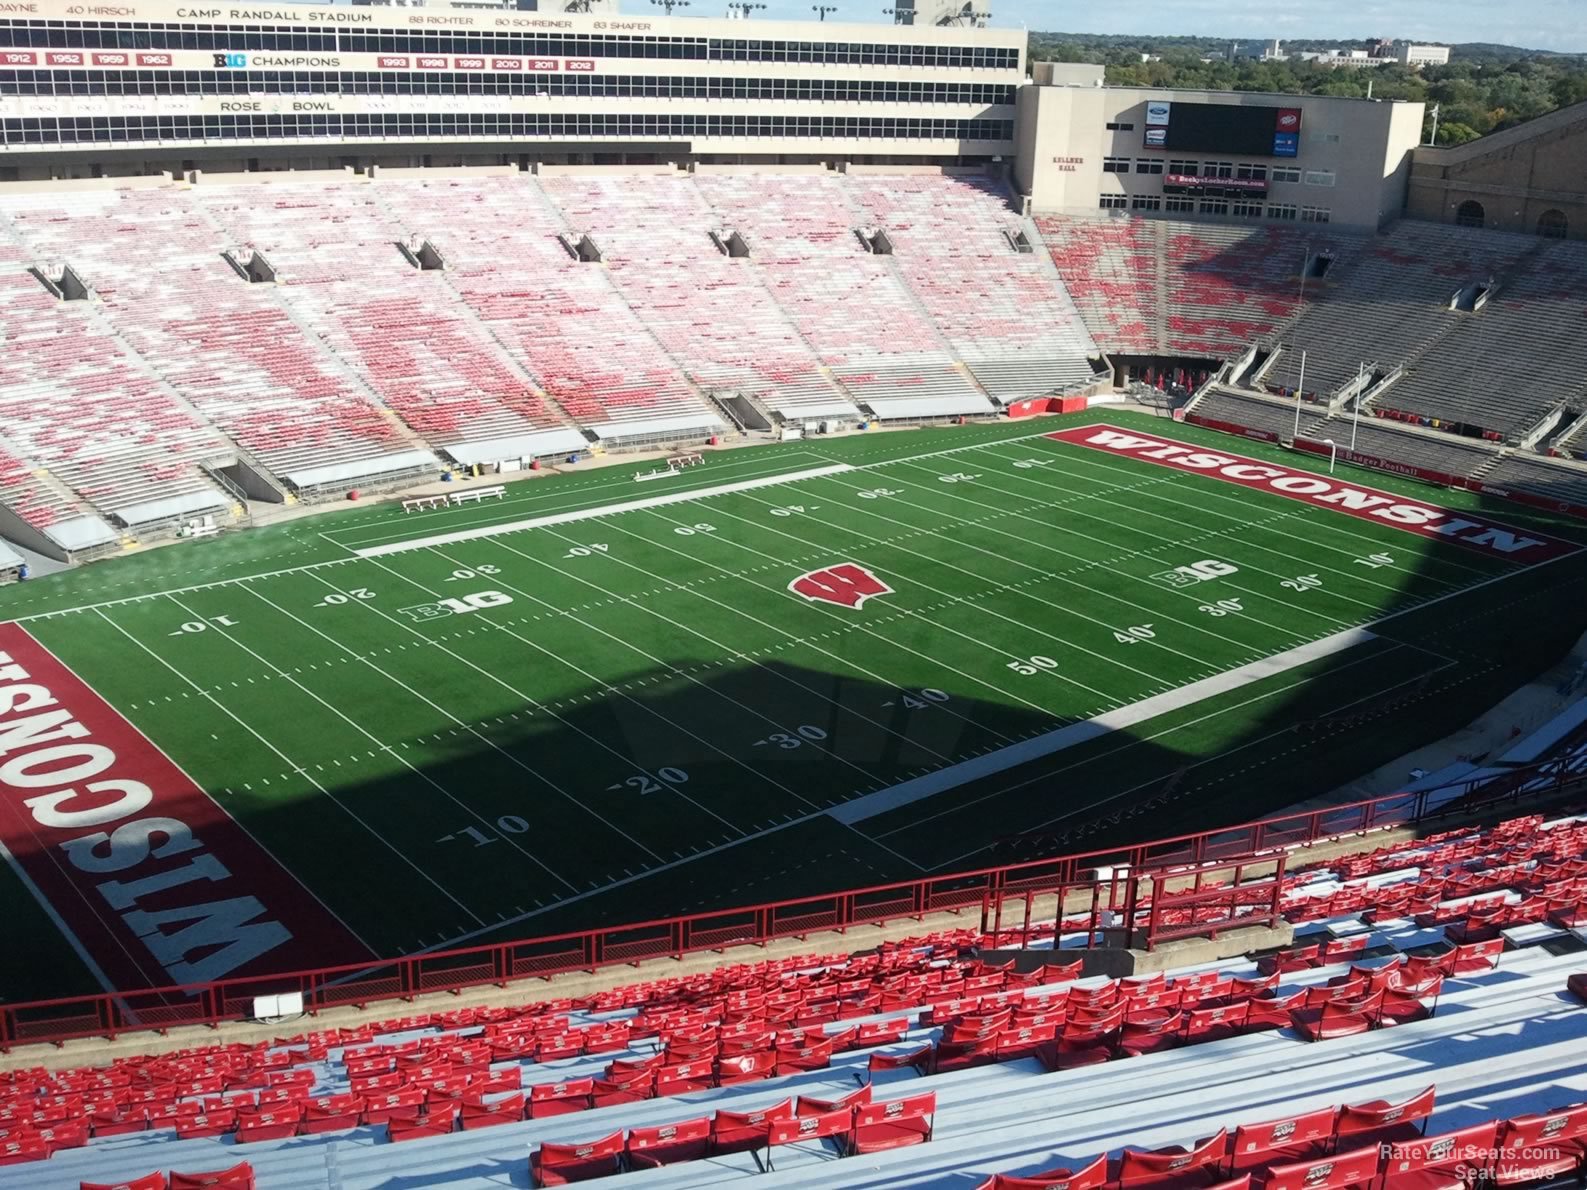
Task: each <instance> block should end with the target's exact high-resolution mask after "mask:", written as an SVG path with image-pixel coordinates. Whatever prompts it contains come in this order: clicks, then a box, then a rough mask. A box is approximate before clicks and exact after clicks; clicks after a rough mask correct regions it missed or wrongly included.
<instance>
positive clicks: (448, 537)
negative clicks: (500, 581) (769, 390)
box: [353, 463, 854, 558]
mask: <svg viewBox="0 0 1587 1190" xmlns="http://www.w3.org/2000/svg"><path fill="white" fill-rule="evenodd" d="M853 470H854V467H853V466H852V465H851V464H849V463H832V464H831V465H829V466H826V467H812V468H810V469H809V470H808V471H789V472H787V473H785V474H782V475H763V476H761V477H760V478H759V479H741V480H739V481H738V482H737V483H724V484H718V485H717V486H716V487H712V488H694V489H693V490H691V491H687V492H669V493H667V494H666V495H665V496H647V497H645V498H644V499H642V500H625V501H623V502H622V503H620V504H603V505H601V506H600V507H598V508H580V509H576V510H574V511H573V512H556V513H551V514H549V515H547V516H537V517H529V518H527V519H526V520H521V521H507V522H505V523H503V524H500V525H481V526H479V527H478V528H474V529H459V530H457V531H456V532H453V533H437V534H435V535H434V536H433V537H416V538H412V539H410V540H408V541H393V542H390V543H388V544H386V545H374V546H369V547H367V548H366V549H361V550H354V551H353V553H355V554H357V555H358V556H359V557H360V558H379V557H382V556H384V555H386V554H402V553H406V552H408V551H409V550H426V549H430V548H432V547H434V546H439V545H455V544H457V543H458V542H460V541H478V540H479V539H480V538H482V537H500V536H501V535H502V534H503V533H517V532H519V531H521V530H523V529H539V528H543V527H544V526H546V525H566V524H570V523H571V522H573V521H587V520H591V519H593V518H595V517H602V516H610V515H612V514H613V513H617V512H635V511H637V510H639V509H642V508H661V507H663V506H665V505H668V504H682V503H684V502H685V501H688V500H700V499H703V498H704V497H706V496H725V495H727V494H729V493H730V492H748V491H752V490H754V489H755V488H769V487H772V486H774V485H775V484H780V483H797V482H798V481H799V480H801V479H820V478H822V477H823V476H826V475H839V474H841V473H842V472H844V471H853Z"/></svg>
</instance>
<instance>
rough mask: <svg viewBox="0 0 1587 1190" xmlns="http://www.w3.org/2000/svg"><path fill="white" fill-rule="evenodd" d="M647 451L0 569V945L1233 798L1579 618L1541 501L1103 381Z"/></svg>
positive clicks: (544, 884)
mask: <svg viewBox="0 0 1587 1190" xmlns="http://www.w3.org/2000/svg"><path fill="white" fill-rule="evenodd" d="M657 467H659V464H655V463H648V462H647V463H633V464H620V465H617V466H613V467H609V468H604V469H601V470H598V471H591V472H586V473H583V474H576V475H573V476H570V477H555V478H549V479H536V480H533V481H529V482H524V483H521V484H514V485H511V486H510V487H509V488H508V489H507V494H506V496H505V498H504V499H501V500H487V501H482V502H480V503H477V504H466V505H462V506H460V507H445V508H439V509H434V510H426V511H415V512H410V513H406V514H405V513H403V512H402V510H401V505H400V504H398V503H395V502H393V503H387V504H382V505H378V506H374V507H370V508H364V509H361V510H355V511H351V512H348V513H344V514H338V515H333V516H323V517H315V518H311V519H305V520H300V521H296V522H293V523H292V524H291V525H289V526H283V527H277V528H272V529H263V530H256V531H251V532H250V533H246V534H241V535H238V536H237V537H235V538H228V539H226V540H223V541H220V542H215V543H204V544H198V545H184V546H180V547H176V548H173V549H168V550H160V551H152V552H150V553H148V554H147V555H144V556H142V557H139V558H135V559H134V558H129V559H126V560H124V561H121V562H116V563H111V564H107V565H104V566H95V567H89V568H86V569H84V570H82V571H79V572H77V573H75V574H72V575H69V576H63V577H62V578H61V579H58V580H40V581H37V582H31V583H27V584H21V585H19V586H17V587H15V588H10V589H7V590H4V591H0V621H9V623H0V650H3V651H4V652H5V653H6V654H8V658H7V660H8V661H9V662H10V665H11V669H9V670H7V671H5V672H4V674H3V675H0V676H4V677H6V679H7V680H8V681H9V682H11V683H21V684H23V685H20V686H18V685H13V686H12V687H0V694H6V692H7V690H9V691H10V694H9V695H8V699H9V701H7V702H5V703H0V709H3V710H4V713H3V714H0V732H3V733H5V734H3V735H0V757H3V758H4V759H5V763H4V764H0V795H3V796H4V798H5V799H6V801H5V804H4V806H3V807H0V839H3V841H4V843H5V849H6V853H7V857H8V858H9V860H10V864H9V875H4V876H3V878H4V879H5V881H6V884H5V886H4V889H3V896H0V908H4V909H5V910H6V911H7V912H8V913H12V914H13V916H14V919H15V920H18V921H24V922H25V921H29V920H32V921H34V922H35V925H34V927H33V928H34V931H35V934H36V935H37V936H39V937H40V938H41V939H46V938H48V939H51V940H49V941H41V943H40V945H41V946H54V945H56V944H57V943H58V942H59V941H61V940H65V941H64V945H63V946H61V947H60V950H59V954H60V956H61V957H60V961H59V963H58V966H59V968H60V971H59V973H57V974H56V975H37V976H36V977H35V976H28V977H26V978H21V979H19V980H18V982H17V984H16V985H14V986H13V987H11V988H7V989H0V991H8V992H10V993H11V994H12V995H13V997H14V998H15V997H17V996H20V995H40V994H44V993H45V992H59V991H63V990H85V989H86V988H89V987H92V986H93V985H96V984H98V983H100V982H103V983H107V984H111V985H116V986H122V987H128V986H135V985H139V984H142V985H159V984H165V983H171V982H186V981H191V980H197V979H202V978H211V977H216V976H220V975H225V974H228V973H233V972H238V971H246V970H257V969H260V968H265V967H275V968H280V967H286V966H299V965H308V964H322V963H324V964H328V963H336V962H352V961H356V960H359V959H361V958H364V957H368V956H376V955H378V956H391V955H397V954H406V953H413V952H416V951H423V950H433V949H440V948H446V947H450V946H460V945H466V944H469V943H473V942H478V941H488V940H492V939H503V938H513V937H528V936H533V935H535V934H537V933H545V932H550V931H552V930H553V929H557V930H560V929H568V928H574V927H576V926H580V925H590V924H596V923H608V922H616V921H626V920H646V919H650V918H656V917H661V916H666V915H670V914H674V913H682V912H689V911H692V910H695V909H698V908H705V907H718V906H722V905H732V904H737V903H750V902H756V901H766V900H773V899H778V898H780V897H784V896H794V895H801V894H804V893H808V892H813V891H826V890H831V889H838V888H844V887H849V886H862V885H867V884H876V883H882V882H885V881H888V880H896V879H906V878H908V877H911V876H914V875H918V874H921V873H924V872H931V871H955V870H959V869H964V868H969V867H975V866H985V865H986V864H988V863H990V862H993V861H992V860H991V859H990V855H991V853H990V851H989V848H990V847H991V845H992V844H993V843H994V842H995V841H997V840H999V839H1002V838H1005V837H1007V836H1013V835H1021V834H1028V833H1029V832H1058V833H1062V834H1064V835H1065V836H1066V837H1070V838H1073V839H1075V840H1077V841H1079V842H1084V840H1085V839H1087V838H1092V837H1101V835H1099V834H1098V832H1099V831H1100V832H1103V833H1105V828H1106V829H1112V830H1115V831H1125V832H1130V833H1133V834H1134V835H1136V836H1139V837H1149V836H1156V835H1162V834H1166V833H1170V832H1171V831H1172V830H1176V829H1184V828H1187V827H1188V826H1189V825H1191V824H1201V823H1208V824H1210V823H1211V822H1212V821H1233V820H1237V819H1243V818H1249V817H1253V816H1256V815H1258V814H1261V813H1265V812H1269V811H1273V810H1277V809H1280V808H1283V807H1284V806H1286V805H1289V804H1293V803H1294V802H1296V801H1299V800H1301V799H1302V798H1303V797H1306V796H1309V795H1312V794H1315V793H1319V792H1323V791H1326V790H1327V789H1329V788H1331V787H1332V786H1333V785H1335V784H1338V783H1339V782H1342V781H1345V780H1348V779H1350V778H1351V777H1353V776H1355V775H1357V774H1358V773H1359V772H1360V771H1363V770H1365V769H1368V768H1370V767H1372V766H1373V765H1374V764H1377V763H1380V762H1382V761H1384V760H1387V759H1389V758H1392V757H1393V756H1395V755H1398V754H1399V753H1401V752H1404V751H1405V750H1407V749H1408V748H1410V747H1413V746H1414V745H1415V744H1416V743H1417V742H1419V741H1420V739H1421V738H1431V737H1432V736H1435V735H1438V734H1442V733H1443V732H1445V731H1448V730H1450V729H1452V728H1454V727H1456V726H1459V725H1460V724H1461V723H1463V722H1465V721H1466V720H1467V719H1469V718H1471V716H1472V715H1473V714H1475V713H1476V712H1477V711H1480V710H1481V709H1482V708H1483V707H1484V706H1486V705H1487V704H1488V703H1491V702H1493V701H1497V699H1498V698H1499V697H1502V695H1503V693H1505V691H1506V690H1507V689H1508V688H1509V687H1510V686H1513V685H1514V684H1516V683H1518V682H1519V681H1522V680H1524V679H1525V678H1526V677H1527V676H1529V675H1530V673H1531V672H1535V671H1536V670H1537V669H1540V668H1542V666H1543V665H1545V664H1547V662H1548V661H1549V660H1551V659H1552V656H1551V655H1550V651H1551V650H1553V649H1554V648H1555V643H1556V638H1558V641H1559V642H1561V643H1559V645H1558V647H1559V648H1560V649H1562V648H1563V647H1564V644H1565V643H1568V641H1565V636H1566V635H1567V634H1568V633H1569V632H1570V631H1571V628H1572V625H1574V631H1576V632H1579V631H1580V628H1581V625H1580V622H1579V618H1578V617H1576V616H1575V615H1574V612H1573V611H1572V610H1569V609H1574V608H1575V607H1576V606H1578V605H1579V604H1580V598H1579V595H1580V590H1579V585H1580V583H1581V581H1582V578H1583V565H1582V556H1581V554H1580V553H1579V547H1578V545H1577V544H1576V543H1575V541H1574V540H1573V530H1572V528H1571V527H1570V526H1569V525H1568V524H1562V523H1558V522H1554V521H1551V520H1550V519H1549V518H1546V517H1543V516H1541V515H1539V514H1535V513H1531V512H1529V511H1527V510H1525V509H1521V508H1519V507H1517V506H1513V505H1504V504H1499V503H1497V502H1494V501H1488V502H1486V503H1481V502H1479V501H1478V499H1477V498H1476V497H1473V496H1470V495H1468V494H1466V493H1452V492H1441V491H1439V490H1437V489H1434V488H1430V487H1426V486H1424V485H1418V484H1414V483H1410V482H1408V481H1402V480H1399V479H1397V478H1394V477H1390V476H1383V475H1378V474H1375V473H1370V472H1365V471H1359V470H1353V469H1344V468H1342V469H1341V470H1340V472H1339V474H1338V475H1336V476H1333V477H1331V478H1330V477H1329V475H1328V474H1327V460H1326V459H1322V460H1318V459H1315V458H1309V457H1306V456H1301V455H1294V454H1289V453H1287V452H1283V451H1280V450H1277V449H1276V448H1270V447H1266V446H1262V445H1260V444H1256V443H1250V442H1245V441H1242V440H1240V439H1237V438H1232V437H1229V436H1226V435H1219V434H1214V433H1211V432H1209V431H1204V430H1200V429H1197V428H1195V427H1191V426H1184V425H1176V424H1174V423H1172V422H1169V421H1164V420H1157V419H1151V418H1147V417H1144V416H1138V415H1131V414H1126V413H1114V412H1111V411H1110V412H1108V413H1107V414H1106V415H1105V416H1098V415H1097V414H1096V412H1095V411H1094V412H1093V413H1092V414H1091V415H1089V416H1085V417H1079V418H1074V417H1071V418H1065V419H1061V420H1060V419H1038V420H1035V421H1028V422H1019V423H1012V424H1004V425H1000V426H995V427H963V428H951V429H943V430H931V431H912V432H907V433H905V432H901V433H896V434H886V435H879V436H872V437H865V436H852V437H849V438H845V439H842V440H831V441H828V440H824V439H821V438H815V439H810V440H807V441H805V442H795V443H787V444H783V445H779V446H776V447H768V448H757V449H752V450H737V451H725V452H719V453H712V454H709V455H707V456H706V459H705V461H704V463H703V464H702V465H699V466H693V467H688V468H684V469H682V470H680V471H678V473H676V474H666V475H661V476H658V477H657V478H654V479H650V480H646V481H642V482H641V481H636V479H635V474H636V473H645V472H649V471H651V470H653V469H655V468H657ZM1518 623H1520V624H1524V625H1526V627H1525V628H1523V629H1520V630H1517V628H1516V625H1517V624H1518ZM18 689H22V690H23V691H24V692H23V693H21V694H18V693H16V691H17V690H18ZM46 698H47V699H48V700H49V701H47V702H46V701H45V699H46ZM45 708H54V709H51V710H47V709H45ZM1391 721H1392V726H1393V730H1392V731H1391V730H1388V728H1389V727H1390V722H1391ZM96 748H97V749H99V751H95V749H96ZM96 786H97V787H98V788H96ZM1140 807H1146V808H1147V809H1146V810H1145V811H1144V812H1142V811H1141V810H1140ZM1109 815H1111V818H1109V817H1107V816H1109ZM1099 824H1101V825H1099ZM1108 824H1111V825H1108ZM0 875H3V874H0ZM45 906H47V908H45ZM56 934H59V936H60V937H59V939H55V938H54V937H53V936H54V935H56Z"/></svg>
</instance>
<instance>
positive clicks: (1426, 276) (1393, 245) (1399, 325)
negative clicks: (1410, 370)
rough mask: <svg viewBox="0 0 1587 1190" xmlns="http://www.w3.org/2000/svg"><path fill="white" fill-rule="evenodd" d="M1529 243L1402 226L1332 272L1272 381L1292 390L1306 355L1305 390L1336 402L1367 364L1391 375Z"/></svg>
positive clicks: (1289, 330) (1290, 332)
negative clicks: (1468, 294)
mask: <svg viewBox="0 0 1587 1190" xmlns="http://www.w3.org/2000/svg"><path fill="white" fill-rule="evenodd" d="M1535 243H1536V241H1535V240H1534V239H1533V238H1532V237H1530V236H1520V235H1507V234H1503V233H1496V232H1484V231H1478V230H1472V229H1469V228H1464V227H1445V226H1442V225H1438V224H1428V223H1413V222H1401V223H1397V224H1395V225H1394V226H1393V227H1392V228H1390V229H1389V230H1388V231H1387V232H1386V233H1385V234H1384V235H1382V236H1380V237H1377V238H1376V239H1374V240H1372V241H1370V242H1369V243H1368V244H1367V245H1366V246H1365V248H1364V249H1363V250H1362V251H1361V252H1360V253H1358V254H1356V255H1355V256H1354V257H1353V258H1352V259H1351V260H1347V261H1345V262H1342V263H1341V265H1340V266H1339V267H1338V268H1337V269H1333V270H1330V274H1329V276H1328V278H1327V279H1326V281H1325V282H1324V283H1322V284H1320V285H1318V286H1317V287H1316V288H1315V289H1314V290H1313V293H1312V297H1311V300H1310V301H1309V302H1308V303H1307V308H1306V310H1305V312H1304V313H1303V314H1301V316H1300V317H1299V318H1298V319H1296V320H1295V321H1294V322H1291V323H1289V324H1288V325H1286V326H1285V327H1284V328H1283V331H1282V335H1281V337H1282V338H1283V339H1284V340H1285V341H1286V342H1287V343H1288V344H1289V345H1290V350H1288V351H1286V352H1285V353H1284V354H1283V355H1282V356H1280V357H1279V360H1278V361H1277V363H1275V365H1274V366H1273V368H1272V369H1271V370H1270V371H1269V373H1268V375H1267V376H1266V377H1265V381H1266V384H1267V386H1268V387H1269V388H1274V389H1284V390H1287V391H1293V390H1294V389H1295V387H1296V386H1297V385H1298V384H1299V383H1300V381H1301V377H1300V352H1301V349H1303V348H1304V349H1305V351H1306V378H1305V379H1306V391H1307V392H1310V393H1318V394H1320V395H1323V396H1327V395H1328V394H1330V393H1333V392H1335V391H1337V390H1338V389H1339V388H1340V387H1342V386H1343V385H1345V384H1347V383H1349V382H1350V381H1352V380H1354V379H1355V378H1356V375H1357V372H1358V370H1359V369H1360V367H1361V365H1362V364H1363V363H1365V364H1367V365H1369V366H1373V365H1376V367H1377V368H1378V369H1380V370H1382V371H1384V372H1388V371H1392V370H1393V369H1394V368H1397V367H1400V366H1401V365H1403V364H1405V363H1407V362H1408V361H1410V360H1413V359H1416V358H1418V357H1419V356H1420V355H1421V354H1422V353H1423V352H1424V351H1426V350H1427V348H1428V347H1429V346H1430V345H1431V344H1433V343H1434V342H1436V341H1437V340H1438V339H1439V338H1440V337H1441V336H1443V335H1445V334H1447V333H1449V332H1450V330H1451V328H1452V327H1453V326H1454V325H1455V323H1456V321H1457V320H1458V319H1459V318H1460V317H1461V316H1462V315H1461V314H1459V313H1457V312H1456V311H1455V310H1453V309H1452V308H1451V307H1452V304H1453V302H1454V300H1455V298H1456V296H1457V295H1459V294H1460V293H1461V292H1462V291H1463V290H1466V289H1468V288H1469V287H1471V286H1474V285H1486V284H1488V283H1489V282H1490V281H1492V280H1493V279H1494V278H1495V277H1498V276H1502V275H1505V274H1507V273H1508V272H1509V271H1510V269H1512V268H1513V267H1514V265H1515V263H1516V261H1518V260H1520V259H1521V258H1522V257H1523V256H1524V255H1525V254H1526V252H1527V251H1528V250H1530V249H1531V248H1532V247H1533V246H1534V245H1535Z"/></svg>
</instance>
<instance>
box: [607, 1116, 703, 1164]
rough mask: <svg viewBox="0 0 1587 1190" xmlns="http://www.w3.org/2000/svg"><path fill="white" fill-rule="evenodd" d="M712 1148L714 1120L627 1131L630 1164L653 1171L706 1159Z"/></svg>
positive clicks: (696, 1120)
mask: <svg viewBox="0 0 1587 1190" xmlns="http://www.w3.org/2000/svg"><path fill="white" fill-rule="evenodd" d="M710 1148H711V1121H710V1119H709V1118H707V1117H705V1116H701V1117H699V1118H698V1119H694V1120H684V1121H683V1122H681V1123H678V1124H662V1125H660V1126H658V1127H654V1128H630V1129H629V1130H628V1150H627V1152H628V1164H629V1166H630V1167H631V1168H634V1169H654V1168H656V1167H658V1166H662V1165H672V1164H674V1163H676V1162H679V1161H694V1160H695V1159H697V1158H700V1157H704V1156H705V1155H706V1153H707V1152H709V1151H710Z"/></svg>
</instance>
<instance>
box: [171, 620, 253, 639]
mask: <svg viewBox="0 0 1587 1190" xmlns="http://www.w3.org/2000/svg"><path fill="white" fill-rule="evenodd" d="M211 624H214V625H215V626H217V627H219V628H235V627H237V621H236V620H234V619H232V618H231V617H230V616H211V617H210V618H209V619H208V620H207V621H206V620H189V621H187V623H185V624H182V625H180V626H178V628H177V630H176V631H175V632H167V633H166V635H167V636H191V635H193V633H195V632H204V631H206V630H207V629H208V628H209V626H210V625H211Z"/></svg>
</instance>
